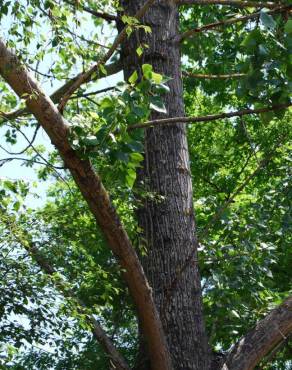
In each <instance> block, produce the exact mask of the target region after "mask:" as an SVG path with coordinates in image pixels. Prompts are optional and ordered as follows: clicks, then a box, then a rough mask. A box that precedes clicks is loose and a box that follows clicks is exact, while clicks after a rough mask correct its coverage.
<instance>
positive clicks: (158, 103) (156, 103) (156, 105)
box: [150, 96, 167, 113]
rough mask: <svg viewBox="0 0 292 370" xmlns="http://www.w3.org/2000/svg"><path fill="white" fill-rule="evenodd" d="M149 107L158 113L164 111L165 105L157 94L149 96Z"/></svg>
mask: <svg viewBox="0 0 292 370" xmlns="http://www.w3.org/2000/svg"><path fill="white" fill-rule="evenodd" d="M150 108H151V109H153V110H155V111H156V112H159V113H166V112H167V111H166V107H165V105H164V103H163V101H162V100H161V98H160V97H159V96H153V97H151V98H150Z"/></svg>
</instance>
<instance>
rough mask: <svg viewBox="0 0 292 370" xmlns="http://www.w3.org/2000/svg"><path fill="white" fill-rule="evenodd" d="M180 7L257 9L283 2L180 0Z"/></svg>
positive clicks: (273, 6) (271, 6)
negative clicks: (202, 6) (225, 6)
mask: <svg viewBox="0 0 292 370" xmlns="http://www.w3.org/2000/svg"><path fill="white" fill-rule="evenodd" d="M177 4H178V5H179V6H180V5H227V6H234V7H237V8H246V7H255V8H275V7H276V6H279V5H280V4H281V2H279V1H278V2H272V1H266V2H265V1H246V0H178V1H177Z"/></svg>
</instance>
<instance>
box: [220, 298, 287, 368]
mask: <svg viewBox="0 0 292 370" xmlns="http://www.w3.org/2000/svg"><path fill="white" fill-rule="evenodd" d="M291 332H292V297H290V298H288V299H287V300H286V301H285V302H284V303H283V304H281V305H280V306H279V307H277V308H275V309H274V310H272V311H271V313H270V314H268V315H267V316H266V317H265V318H264V319H263V320H261V321H259V322H258V323H257V324H256V326H255V327H254V329H252V330H251V331H250V332H249V333H248V334H247V335H245V336H244V337H242V338H241V339H240V340H239V342H238V343H236V344H235V346H234V347H233V348H232V349H231V351H230V353H229V354H228V355H227V359H226V361H225V363H224V365H223V366H222V368H221V370H252V369H254V368H255V366H256V365H257V364H258V363H259V362H260V361H261V360H262V359H263V357H264V356H265V355H267V354H268V353H269V352H270V351H271V350H273V349H274V348H275V347H276V346H277V344H278V343H280V342H281V341H282V340H283V339H285V338H286V337H287V336H288V335H289V334H290V333H291Z"/></svg>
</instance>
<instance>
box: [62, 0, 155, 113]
mask: <svg viewBox="0 0 292 370" xmlns="http://www.w3.org/2000/svg"><path fill="white" fill-rule="evenodd" d="M154 2H155V0H147V1H146V3H145V4H144V6H143V7H142V8H141V9H140V10H138V12H137V13H136V14H135V18H136V19H138V20H139V19H141V18H142V17H143V15H144V14H145V13H146V12H147V10H148V9H149V8H150V6H151V5H152V4H153V3H154ZM126 37H127V26H125V27H124V28H123V29H122V31H121V32H120V33H119V34H118V36H117V37H116V39H115V40H114V42H113V45H112V46H111V47H110V49H109V50H108V52H107V53H106V54H105V55H104V56H103V57H102V58H101V59H100V60H99V61H98V62H97V63H96V64H95V65H94V66H92V67H91V68H90V69H89V70H88V71H87V72H85V73H82V74H81V75H80V76H79V78H78V79H77V80H76V81H75V82H74V83H73V85H72V86H71V87H70V88H69V89H68V90H67V91H66V92H65V94H64V96H63V97H62V99H61V102H60V104H59V106H58V108H59V111H60V112H62V111H63V110H64V107H65V105H66V104H67V102H68V100H69V99H70V97H71V95H72V94H73V93H74V92H75V91H76V90H78V89H79V87H80V86H81V85H82V84H84V83H86V82H88V81H89V80H90V78H91V76H92V75H93V74H94V73H95V72H96V71H98V70H99V68H100V67H101V66H103V65H104V64H105V63H106V62H107V61H108V60H109V59H110V58H111V57H112V55H113V54H114V52H115V51H116V50H117V47H118V46H119V45H120V44H121V43H122V42H123V41H124V40H125V39H126Z"/></svg>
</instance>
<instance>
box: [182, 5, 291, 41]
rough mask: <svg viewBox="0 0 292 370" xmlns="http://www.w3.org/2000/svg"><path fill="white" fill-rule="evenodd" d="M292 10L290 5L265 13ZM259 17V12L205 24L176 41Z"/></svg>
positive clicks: (184, 33)
mask: <svg viewBox="0 0 292 370" xmlns="http://www.w3.org/2000/svg"><path fill="white" fill-rule="evenodd" d="M291 9H292V5H287V6H280V7H278V8H275V9H272V10H270V11H268V12H267V14H273V13H281V12H289V11H290V10H291ZM260 15H261V12H256V13H253V14H249V15H244V16H242V17H236V18H230V19H225V20H223V21H220V22H215V23H210V24H206V25H205V26H202V27H197V28H193V29H191V30H188V31H186V32H183V33H182V34H181V35H180V36H178V41H179V42H181V41H183V40H185V39H186V38H188V37H192V36H194V35H195V34H197V33H200V32H203V31H209V30H212V29H214V28H217V27H220V26H227V25H229V24H234V23H238V22H245V21H248V20H250V19H254V18H258V17H259V16H260Z"/></svg>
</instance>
